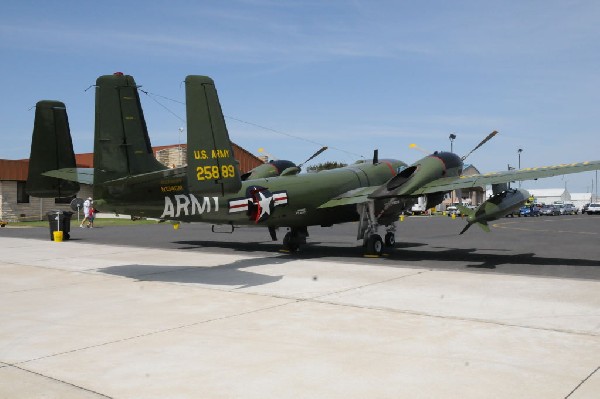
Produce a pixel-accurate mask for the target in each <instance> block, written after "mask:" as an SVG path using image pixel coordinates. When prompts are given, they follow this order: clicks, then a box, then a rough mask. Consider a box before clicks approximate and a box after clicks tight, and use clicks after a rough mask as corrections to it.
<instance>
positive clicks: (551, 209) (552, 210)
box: [540, 205, 560, 216]
mask: <svg viewBox="0 0 600 399" xmlns="http://www.w3.org/2000/svg"><path fill="white" fill-rule="evenodd" d="M540 215H544V216H556V215H560V209H558V208H557V207H555V206H554V205H544V206H543V207H542V209H541V210H540Z"/></svg>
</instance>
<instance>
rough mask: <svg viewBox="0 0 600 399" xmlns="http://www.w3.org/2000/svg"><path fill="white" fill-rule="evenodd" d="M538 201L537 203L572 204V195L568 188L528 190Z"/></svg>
mask: <svg viewBox="0 0 600 399" xmlns="http://www.w3.org/2000/svg"><path fill="white" fill-rule="evenodd" d="M527 191H529V193H530V194H531V195H533V196H534V197H535V199H536V202H538V203H543V204H553V203H554V202H556V201H562V202H571V194H570V193H569V191H567V189H566V188H540V189H532V190H527Z"/></svg>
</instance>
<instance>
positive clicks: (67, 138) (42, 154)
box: [25, 100, 79, 198]
mask: <svg viewBox="0 0 600 399" xmlns="http://www.w3.org/2000/svg"><path fill="white" fill-rule="evenodd" d="M75 167H76V165H75V152H74V151H73V142H72V140H71V132H70V130H69V119H68V117H67V109H66V108H65V104H64V103H62V102H60V101H50V100H43V101H39V102H38V103H37V104H36V107H35V121H34V124H33V137H32V139H31V153H30V156H29V175H28V177H27V184H26V187H25V190H26V191H27V193H28V194H29V195H31V196H34V197H42V198H53V197H54V198H55V197H68V196H71V195H74V194H76V193H77V192H78V191H79V183H77V182H74V181H67V180H62V179H57V178H54V177H47V176H42V173H45V172H48V171H51V170H58V169H65V168H75Z"/></svg>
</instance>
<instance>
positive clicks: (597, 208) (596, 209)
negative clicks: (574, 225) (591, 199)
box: [585, 204, 600, 215]
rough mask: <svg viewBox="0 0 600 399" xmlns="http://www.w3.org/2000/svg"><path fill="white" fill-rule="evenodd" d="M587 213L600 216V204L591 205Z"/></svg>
mask: <svg viewBox="0 0 600 399" xmlns="http://www.w3.org/2000/svg"><path fill="white" fill-rule="evenodd" d="M585 212H586V213H587V214H588V215H593V214H596V215H600V204H590V206H588V208H587V210H586V211H585Z"/></svg>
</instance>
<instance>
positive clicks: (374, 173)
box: [27, 73, 600, 255]
mask: <svg viewBox="0 0 600 399" xmlns="http://www.w3.org/2000/svg"><path fill="white" fill-rule="evenodd" d="M185 92H186V117H187V148H188V150H187V166H185V167H180V168H174V169H169V168H167V167H165V166H163V165H162V164H160V163H159V162H158V161H157V160H156V159H155V157H154V156H153V153H152V147H151V144H150V138H149V136H148V130H147V127H146V123H145V120H144V114H143V112H142V107H141V105H140V98H139V94H138V86H137V85H136V83H135V81H134V79H133V77H131V76H129V75H123V74H120V73H117V74H113V75H105V76H101V77H99V78H98V79H97V81H96V119H95V129H94V168H91V169H82V168H77V167H76V165H75V156H74V153H73V146H72V142H71V136H70V132H69V126H68V118H67V114H66V109H65V105H64V104H63V103H61V102H58V101H40V102H39V103H38V104H37V109H36V114H35V122H34V131H33V139H32V146H31V156H30V169H29V180H28V185H27V190H28V192H29V194H30V195H32V196H38V197H65V196H72V195H74V194H76V193H77V192H78V190H79V183H87V184H93V187H94V200H95V205H96V206H97V207H98V208H99V209H100V210H101V211H103V212H115V213H118V214H125V215H132V217H133V216H135V217H146V218H158V219H160V220H163V221H171V222H173V223H178V222H204V223H211V224H213V225H228V226H231V229H232V231H233V229H234V227H235V226H239V225H250V226H258V227H264V228H268V229H269V232H270V234H271V237H272V238H273V240H276V239H277V236H276V229H278V228H287V229H288V231H287V233H286V234H285V237H284V239H283V245H284V248H285V249H287V250H288V251H296V250H298V249H299V247H300V246H301V245H302V244H305V243H306V238H307V237H308V227H309V226H323V227H325V226H331V225H333V224H338V223H344V222H351V221H358V231H357V240H362V241H363V245H364V248H365V251H366V253H367V254H371V255H378V254H381V253H382V251H383V248H384V246H390V247H391V246H394V244H395V241H396V240H395V231H396V222H397V221H398V219H399V216H400V215H401V214H402V212H404V211H406V210H410V208H411V207H412V205H413V204H414V203H416V202H417V199H418V198H419V197H422V196H424V197H425V198H426V201H427V207H429V208H431V207H435V206H436V205H438V204H440V203H441V202H442V200H443V199H444V196H445V195H446V194H447V193H449V192H450V191H452V190H456V189H460V188H468V187H476V186H486V185H491V186H492V191H493V193H494V194H493V195H492V196H491V197H490V198H489V199H488V200H487V201H485V202H484V203H483V204H482V205H480V206H479V207H478V208H477V209H475V210H470V209H467V208H464V207H463V208H462V211H463V212H464V214H466V215H467V225H466V226H465V227H464V229H463V231H462V232H461V234H462V233H464V232H465V231H466V230H467V229H468V228H469V227H470V226H472V225H473V224H476V225H478V226H480V227H481V228H482V229H484V230H485V231H489V226H488V222H489V221H492V220H495V219H498V218H500V217H503V216H504V215H506V214H508V213H510V212H511V211H512V210H514V209H517V208H519V207H520V206H521V205H522V204H523V203H524V202H525V201H526V200H527V198H529V193H528V192H527V191H526V190H522V189H511V188H510V182H513V181H520V180H529V179H538V178H543V177H550V176H555V175H562V174H567V173H578V172H583V171H588V170H597V169H600V161H590V162H580V163H573V164H562V165H556V166H546V167H537V168H527V169H521V170H511V171H502V172H493V173H487V174H479V175H471V176H464V175H462V172H463V167H464V164H463V161H464V159H465V158H466V156H465V157H460V156H459V155H457V154H454V153H451V152H434V153H432V154H430V155H427V156H425V157H424V158H422V159H419V160H418V161H416V162H414V163H413V164H411V165H408V164H406V163H404V162H402V161H399V160H393V159H379V158H378V156H377V151H375V152H374V156H373V159H372V160H369V161H367V162H358V163H355V164H353V165H349V166H346V167H342V168H338V169H333V170H325V171H321V172H318V173H300V172H301V170H300V167H298V166H297V165H296V164H294V163H292V162H290V161H274V162H271V163H266V164H264V165H260V166H259V167H257V168H255V169H253V170H251V171H250V172H248V173H245V174H243V175H241V174H240V170H239V167H238V164H237V162H236V160H235V158H234V154H233V149H232V146H231V142H230V140H229V134H228V132H227V128H226V125H225V120H224V116H223V112H222V110H221V106H220V103H219V98H218V95H217V91H216V88H215V84H214V82H213V80H212V79H210V78H209V77H206V76H197V75H190V76H187V77H186V79H185ZM495 134H496V132H492V133H491V134H490V135H489V136H488V137H486V138H485V139H484V140H483V141H482V142H481V143H480V144H479V145H478V146H477V147H475V149H477V148H478V147H480V146H481V145H482V144H483V143H485V142H486V141H487V140H489V139H490V138H491V137H493V136H494V135H495ZM475 149H474V150H475ZM469 154H470V153H469ZM467 155H468V154H467ZM382 229H385V234H384V236H383V238H382V237H381V235H380V234H379V231H380V230H382Z"/></svg>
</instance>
